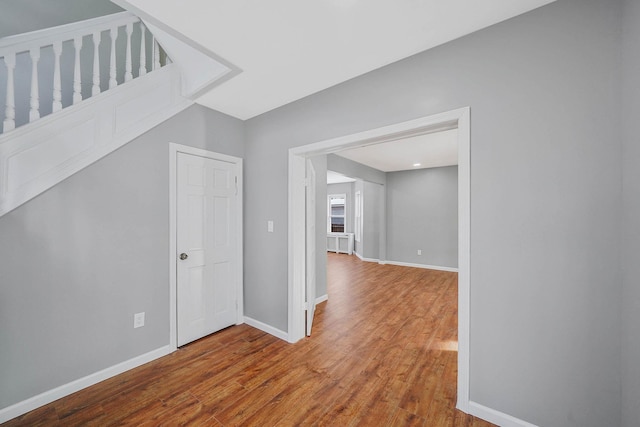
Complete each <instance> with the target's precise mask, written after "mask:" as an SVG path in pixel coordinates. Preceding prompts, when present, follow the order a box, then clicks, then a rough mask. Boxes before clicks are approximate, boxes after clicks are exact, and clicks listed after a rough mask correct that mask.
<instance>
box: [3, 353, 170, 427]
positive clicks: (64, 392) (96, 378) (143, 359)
mask: <svg viewBox="0 0 640 427" xmlns="http://www.w3.org/2000/svg"><path fill="white" fill-rule="evenodd" d="M173 351H175V347H172V346H170V345H167V346H164V347H160V348H158V349H156V350H152V351H150V352H148V353H145V354H142V355H140V356H136V357H134V358H132V359H129V360H127V361H124V362H122V363H118V364H117V365H113V366H110V367H108V368H106V369H103V370H101V371H98V372H95V373H93V374H90V375H87V376H86V377H83V378H79V379H77V380H75V381H71V382H70V383H67V384H63V385H61V386H59V387H56V388H54V389H51V390H48V391H45V392H44V393H40V394H38V395H37V396H34V397H31V398H29V399H26V400H23V401H22V402H18V403H16V404H15V405H11V406H8V407H6V408H4V409H1V410H0V423H4V422H5V421H9V420H11V419H13V418H16V417H19V416H20V415H23V414H26V413H27V412H29V411H33V410H34V409H36V408H39V407H41V406H44V405H46V404H48V403H51V402H53V401H54V400H58V399H60V398H63V397H65V396H68V395H70V394H72V393H75V392H77V391H79V390H82V389H84V388H87V387H90V386H92V385H94V384H97V383H99V382H100V381H104V380H106V379H108V378H112V377H115V376H116V375H119V374H121V373H123V372H126V371H128V370H130V369H133V368H137V367H138V366H142V365H144V364H145V363H149V362H151V361H153V360H156V359H159V358H161V357H163V356H166V355H168V354H171V353H172V352H173Z"/></svg>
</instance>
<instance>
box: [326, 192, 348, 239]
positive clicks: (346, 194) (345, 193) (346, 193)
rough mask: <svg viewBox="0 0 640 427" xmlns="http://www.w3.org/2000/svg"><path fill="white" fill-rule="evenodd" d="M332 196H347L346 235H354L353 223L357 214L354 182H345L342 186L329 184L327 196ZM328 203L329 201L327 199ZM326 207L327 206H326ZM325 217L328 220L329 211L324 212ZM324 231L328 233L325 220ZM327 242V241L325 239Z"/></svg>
mask: <svg viewBox="0 0 640 427" xmlns="http://www.w3.org/2000/svg"><path fill="white" fill-rule="evenodd" d="M332 194H344V195H345V198H346V200H345V208H346V218H345V225H344V231H345V233H353V221H354V214H355V210H354V209H355V204H354V203H355V199H354V197H355V196H354V194H355V193H354V190H353V182H343V183H340V184H329V185H327V196H330V195H332ZM327 203H328V199H327ZM325 206H327V205H326V204H325ZM324 217H325V218H327V210H326V209H325V211H324ZM324 230H325V231H327V221H326V220H325V224H324ZM325 240H326V239H325Z"/></svg>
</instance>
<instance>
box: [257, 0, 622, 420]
mask: <svg viewBox="0 0 640 427" xmlns="http://www.w3.org/2000/svg"><path fill="white" fill-rule="evenodd" d="M620 17H621V9H620V2H618V1H611V0H559V1H557V2H555V3H552V4H550V5H548V6H545V7H543V8H540V9H537V10H535V11H532V12H530V13H527V14H525V15H522V16H519V17H516V18H514V19H511V20H509V21H506V22H503V23H501V24H498V25H495V26H493V27H490V28H488V29H485V30H482V31H480V32H476V33H474V34H471V35H469V36H467V37H463V38H460V39H458V40H455V41H453V42H451V43H448V44H446V45H443V46H441V47H438V48H435V49H432V50H430V51H427V52H424V53H421V54H418V55H415V56H413V57H411V58H408V59H405V60H403V61H399V62H397V63H395V64H392V65H389V66H386V67H383V68H381V69H379V70H376V71H373V72H371V73H368V74H366V75H363V76H361V77H358V78H356V79H353V80H351V81H348V82H345V83H343V84H341V85H338V86H335V87H333V88H330V89H327V90H325V91H322V92H319V93H317V94H315V95H313V96H310V97H308V98H305V99H302V100H300V101H297V102H294V103H291V104H289V105H286V106H284V107H281V108H279V109H277V110H274V111H271V112H269V113H266V114H263V115H261V116H258V117H256V118H254V119H251V120H249V121H248V122H247V129H246V131H247V146H246V155H247V162H246V170H247V172H246V178H247V179H246V189H247V204H246V212H247V216H246V220H245V233H246V235H247V236H254V237H255V239H254V240H253V242H252V243H253V244H252V245H247V246H248V247H247V248H246V251H245V256H246V258H245V262H246V266H247V274H246V275H245V289H246V293H247V299H246V307H245V308H246V312H247V314H248V315H251V316H252V317H254V318H256V319H258V320H260V321H263V322H265V323H267V324H270V325H273V326H275V327H278V328H280V329H286V328H287V234H286V232H285V230H286V227H285V225H284V223H285V221H286V218H287V210H286V209H287V191H286V188H287V158H288V157H287V150H288V149H289V148H290V147H293V146H299V145H303V144H308V143H312V142H316V141H321V140H325V139H329V138H333V137H338V136H342V135H347V134H351V133H354V132H359V131H364V130H368V129H371V128H375V127H379V126H384V125H389V124H392V123H397V122H400V121H405V120H409V119H413V118H417V117H420V116H424V115H428V114H434V113H439V112H442V111H447V110H451V109H454V108H459V107H463V106H470V107H471V109H472V114H471V146H472V150H471V171H472V172H471V174H472V175H471V179H472V185H471V192H472V195H471V226H472V231H471V325H472V329H471V332H472V335H471V343H470V345H471V349H470V351H471V381H470V384H471V390H470V393H471V399H472V400H473V401H475V402H478V403H480V404H482V405H486V406H488V407H490V408H494V409H496V410H498V411H502V412H505V413H508V414H511V415H513V416H515V417H518V418H522V419H524V420H527V421H529V422H532V423H535V424H538V425H545V426H551V425H558V426H580V427H584V426H602V425H619V424H620V393H621V391H620V390H621V381H620V359H621V354H620V317H619V314H618V313H619V307H620V297H621V296H620V286H619V283H620V273H619V269H618V255H619V248H618V242H619V240H618V235H619V232H620V228H619V225H618V224H619V218H620V205H621V188H620V181H621V173H620V172H619V171H620V166H621V153H620V144H619V143H618V141H619V135H620V130H619V121H618V120H617V117H616V115H617V112H618V111H619V110H618V99H619V98H618V94H619V91H620V86H619V79H618V77H619V74H618V69H619V64H620V31H619V25H620ZM265 159H269V160H268V161H265ZM329 167H330V168H331V169H333V168H332V167H331V166H329ZM267 218H278V219H279V220H280V221H282V223H283V224H277V225H279V227H280V228H279V232H278V233H276V234H274V235H273V236H270V237H273V239H270V240H269V241H267V240H266V238H265V237H264V236H263V235H262V234H261V233H260V231H261V230H262V228H263V224H264V223H265V221H266V220H267ZM264 248H269V250H268V251H265V250H264Z"/></svg>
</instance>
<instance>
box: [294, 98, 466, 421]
mask: <svg viewBox="0 0 640 427" xmlns="http://www.w3.org/2000/svg"><path fill="white" fill-rule="evenodd" d="M470 114H471V110H470V108H469V107H465V108H459V109H457V110H452V111H447V112H444V113H440V114H434V115H430V116H425V117H421V118H418V119H415V120H409V121H406V122H402V123H397V124H394V125H390V126H384V127H380V128H377V129H371V130H368V131H365V132H360V133H356V134H352V135H346V136H342V137H338V138H333V139H329V140H325V141H320V142H316V143H313V144H308V145H303V146H299V147H294V148H291V149H289V212H288V214H289V215H288V227H289V228H288V232H289V275H288V279H289V282H288V286H289V288H288V289H289V294H288V295H289V301H288V316H289V317H288V319H289V329H288V331H289V341H290V342H296V341H298V340H300V339H302V338H303V337H304V335H305V334H304V286H305V283H304V280H305V265H304V264H305V263H304V253H305V215H304V212H305V210H304V203H305V200H304V178H305V162H304V159H305V158H306V157H310V156H315V155H323V154H330V153H335V152H338V151H341V150H343V149H346V148H350V147H355V146H366V145H371V144H377V143H381V142H389V141H394V140H398V139H401V138H407V137H411V136H417V135H423V134H428V133H433V132H437V131H441V130H446V129H455V128H457V129H458V384H457V387H458V393H457V394H458V396H457V397H458V400H457V404H456V407H457V408H458V409H460V410H462V411H463V412H467V413H468V412H469V341H470V338H469V313H470V307H469V304H470V299H469V294H470V274H469V272H470V246H471V243H470V242H471V144H470V139H471V129H470V125H471V119H470V117H471V116H470ZM301 254H302V255H301ZM356 255H357V256H358V257H359V258H361V259H362V256H360V255H359V254H356ZM383 258H384V257H383ZM367 261H368V260H367ZM371 261H373V260H371ZM376 261H378V260H376ZM378 262H380V261H378ZM382 262H383V263H384V262H386V261H385V260H382Z"/></svg>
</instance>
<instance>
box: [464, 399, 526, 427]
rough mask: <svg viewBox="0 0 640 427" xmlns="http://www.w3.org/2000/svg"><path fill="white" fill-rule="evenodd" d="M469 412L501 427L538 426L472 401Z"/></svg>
mask: <svg viewBox="0 0 640 427" xmlns="http://www.w3.org/2000/svg"><path fill="white" fill-rule="evenodd" d="M469 414H471V415H473V416H474V417H479V418H482V419H483V420H486V421H489V422H490V423H493V424H496V425H499V426H501V427H538V426H536V425H535V424H531V423H529V422H527V421H524V420H521V419H519V418H516V417H512V416H511V415H508V414H505V413H504V412H500V411H496V410H495V409H491V408H488V407H486V406H484V405H480V404H479V403H476V402H471V401H470V402H469Z"/></svg>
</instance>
